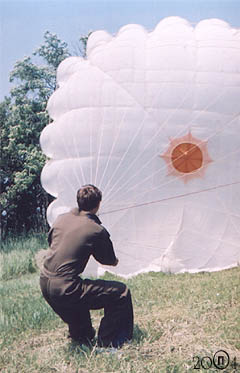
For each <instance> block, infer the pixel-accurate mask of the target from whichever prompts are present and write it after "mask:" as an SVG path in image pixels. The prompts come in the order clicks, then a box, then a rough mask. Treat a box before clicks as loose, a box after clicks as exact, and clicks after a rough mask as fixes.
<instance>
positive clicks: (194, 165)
mask: <svg viewBox="0 0 240 373" xmlns="http://www.w3.org/2000/svg"><path fill="white" fill-rule="evenodd" d="M171 159H172V165H173V167H174V168H175V169H176V170H177V171H179V172H183V173H189V172H193V171H196V170H198V169H199V168H201V166H202V164H203V154H202V151H201V149H200V148H199V147H198V146H197V145H195V144H192V143H190V142H184V143H181V144H179V145H177V146H176V147H175V148H174V149H173V151H172V154H171Z"/></svg>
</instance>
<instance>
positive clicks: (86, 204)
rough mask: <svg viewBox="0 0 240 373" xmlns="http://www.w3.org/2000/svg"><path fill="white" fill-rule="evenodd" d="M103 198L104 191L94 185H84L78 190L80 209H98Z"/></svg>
mask: <svg viewBox="0 0 240 373" xmlns="http://www.w3.org/2000/svg"><path fill="white" fill-rule="evenodd" d="M101 200H102V192H101V191H100V190H99V189H98V188H97V187H95V186H94V185H91V184H88V185H83V186H82V187H81V188H80V189H79V190H78V192H77V203H78V208H79V211H81V210H84V211H92V210H96V211H97V210H98V207H99V204H100V202H101Z"/></svg>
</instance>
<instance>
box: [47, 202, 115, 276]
mask: <svg viewBox="0 0 240 373" xmlns="http://www.w3.org/2000/svg"><path fill="white" fill-rule="evenodd" d="M48 242H49V246H50V253H49V255H48V256H47V257H46V259H45V261H44V265H43V270H42V273H43V275H44V276H47V277H52V276H53V277H55V276H56V277H58V276H59V277H65V276H67V277H69V276H70V277H72V276H76V275H79V274H81V273H82V272H83V271H84V269H85V267H86V265H87V262H88V260H89V258H90V256H91V255H93V257H94V258H95V259H96V260H97V261H98V262H99V263H101V264H105V265H114V264H115V262H116V260H117V258H116V256H115V253H114V249H113V245H112V241H111V239H110V235H109V233H108V231H107V230H106V229H105V228H104V227H103V226H102V225H101V221H100V220H99V218H98V217H97V216H96V215H94V214H90V213H89V212H87V211H81V212H79V210H78V209H77V208H76V209H74V210H72V211H70V212H69V213H66V214H62V215H60V216H59V217H58V218H57V219H56V221H55V223H54V224H53V226H52V228H51V230H50V232H49V235H48Z"/></svg>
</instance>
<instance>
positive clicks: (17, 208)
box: [0, 31, 70, 237]
mask: <svg viewBox="0 0 240 373" xmlns="http://www.w3.org/2000/svg"><path fill="white" fill-rule="evenodd" d="M33 55H34V56H37V57H38V59H39V58H41V59H42V60H43V63H44V65H41V66H40V65H38V64H37V63H35V62H33V61H32V58H30V57H25V58H24V59H23V60H22V61H18V62H17V63H16V64H15V66H14V69H13V71H12V72H11V75H10V81H11V82H14V83H15V84H16V86H15V87H14V88H13V89H12V90H11V94H10V97H8V98H5V100H4V101H3V102H2V103H0V121H1V128H2V131H1V148H2V154H1V164H0V166H1V174H0V176H1V200H0V203H1V209H2V211H1V214H2V216H1V217H2V219H1V223H2V231H3V237H5V236H6V235H7V233H9V232H12V231H14V232H22V231H29V230H31V229H38V230H39V229H45V228H46V227H47V223H46V220H45V215H46V208H47V206H48V204H49V202H50V200H51V197H50V196H49V195H47V194H46V193H45V192H44V190H43V189H42V187H41V185H40V173H41V170H42V168H43V166H44V164H45V156H44V155H43V154H42V152H41V149H40V146H39V136H40V133H41V131H42V129H43V128H44V127H45V126H46V125H47V124H48V123H49V117H48V114H47V112H46V105H47V100H48V98H49V97H50V95H51V94H52V93H53V91H54V89H55V87H56V69H57V67H58V65H59V63H60V62H61V61H62V60H63V59H65V58H66V57H68V56H69V55H70V53H69V51H68V48H67V44H66V43H65V42H62V41H61V40H60V39H58V38H57V36H56V35H55V34H51V33H50V32H48V31H47V32H46V33H45V35H44V43H43V45H41V46H40V48H38V49H37V50H36V51H35V52H34V53H33Z"/></svg>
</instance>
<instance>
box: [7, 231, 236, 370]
mask: <svg viewBox="0 0 240 373" xmlns="http://www.w3.org/2000/svg"><path fill="white" fill-rule="evenodd" d="M45 246H46V241H45V237H44V236H42V235H39V236H34V237H28V238H22V239H16V240H8V241H6V242H5V243H4V244H3V247H2V251H1V256H0V280H1V286H0V298H1V301H0V372H1V373H7V372H8V373H30V372H31V373H35V372H43V373H50V372H66V373H101V372H104V373H107V372H108V373H110V372H117V373H155V372H156V373H161V372H162V373H184V372H211V373H212V372H221V371H223V372H236V373H237V372H240V338H239V336H240V307H239V305H240V280H239V279H240V267H238V268H234V269H231V270H226V271H221V272H215V273H198V274H179V275H173V274H163V273H148V274H142V275H138V276H137V277H134V278H132V279H129V280H127V281H125V280H123V281H124V282H126V283H127V285H128V286H129V288H130V289H131V292H132V296H133V305H134V313H135V328H134V339H133V341H132V343H131V344H129V345H125V346H124V347H123V348H122V349H120V350H119V351H118V352H117V353H110V352H99V351H98V349H97V348H96V347H94V348H93V349H92V350H90V349H88V348H87V347H82V348H81V347H80V346H78V345H76V344H73V343H71V342H70V341H69V340H68V339H67V326H66V325H65V324H64V323H63V322H62V321H61V320H60V319H59V318H58V317H57V316H56V315H55V314H54V313H53V311H52V310H51V309H50V308H49V306H48V305H47V304H46V303H45V301H44V300H43V298H42V296H41V293H40V289H39V273H38V269H37V267H36V264H35V261H34V255H35V253H36V252H37V250H39V249H40V248H41V247H45ZM104 278H105V279H119V278H117V277H115V276H113V275H110V274H106V275H105V276H104ZM120 280H122V279H120ZM101 315H102V311H93V312H92V320H93V325H94V327H95V328H97V327H98V324H99V320H100V318H101ZM219 350H224V351H226V352H227V354H228V355H229V358H230V362H229V365H228V367H227V368H226V369H219V368H223V366H221V365H219V368H217V367H215V366H214V364H213V357H214V354H215V353H216V352H217V351H219ZM222 354H223V353H219V356H220V357H219V358H217V356H216V357H215V360H214V362H215V363H216V364H217V366H218V364H220V363H222V362H226V359H225V360H224V361H223V360H222V358H221V356H222Z"/></svg>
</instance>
